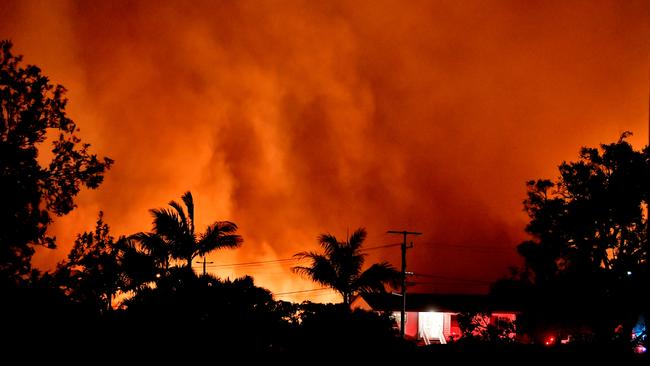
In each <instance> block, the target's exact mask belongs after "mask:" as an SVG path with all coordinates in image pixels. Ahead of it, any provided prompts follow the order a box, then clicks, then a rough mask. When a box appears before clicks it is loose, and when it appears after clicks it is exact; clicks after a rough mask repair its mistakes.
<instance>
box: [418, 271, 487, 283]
mask: <svg viewBox="0 0 650 366" xmlns="http://www.w3.org/2000/svg"><path fill="white" fill-rule="evenodd" d="M413 275H414V276H415V277H426V278H433V279H439V280H447V281H451V282H469V283H483V284H491V283H493V281H486V280H475V279H469V278H459V277H446V276H440V275H432V274H428V273H419V272H415V273H413Z"/></svg>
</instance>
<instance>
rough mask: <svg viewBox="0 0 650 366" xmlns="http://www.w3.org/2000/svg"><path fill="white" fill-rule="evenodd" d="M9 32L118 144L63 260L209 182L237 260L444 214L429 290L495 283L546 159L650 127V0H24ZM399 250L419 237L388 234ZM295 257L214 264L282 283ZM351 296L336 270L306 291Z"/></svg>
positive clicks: (65, 231)
mask: <svg viewBox="0 0 650 366" xmlns="http://www.w3.org/2000/svg"><path fill="white" fill-rule="evenodd" d="M0 19H1V20H2V21H0V37H1V38H5V39H11V40H13V42H14V51H15V52H16V53H19V54H23V55H24V56H25V58H24V60H25V62H26V63H31V64H36V65H38V66H40V67H41V68H42V69H43V70H44V73H45V74H46V75H48V76H49V77H50V78H51V80H52V81H53V82H55V83H60V84H63V85H64V86H66V87H67V88H68V90H69V92H68V97H69V99H70V103H69V107H68V110H69V114H70V116H71V117H72V118H73V119H74V120H75V121H76V122H77V123H78V125H79V127H80V128H81V136H82V137H83V138H84V139H85V140H86V141H87V142H90V143H91V144H92V145H93V148H94V150H95V151H97V152H98V153H100V154H102V155H108V156H110V157H111V158H114V159H115V161H116V163H115V165H114V167H113V168H112V169H111V171H110V172H109V173H108V174H107V176H106V180H105V183H104V184H103V185H102V186H101V187H100V188H99V189H98V190H95V191H84V192H83V193H82V194H81V195H80V196H79V199H78V208H77V209H76V210H75V211H74V212H73V213H71V214H70V215H68V216H66V217H64V218H58V219H56V222H55V224H54V225H53V226H52V231H53V232H54V233H55V234H56V235H57V237H58V244H59V249H57V250H54V251H47V250H40V251H39V252H38V253H37V256H36V257H35V259H34V263H35V264H36V265H37V266H39V267H41V268H46V269H47V268H53V267H54V266H55V265H56V263H57V262H58V261H60V260H62V259H63V258H64V257H65V255H66V253H67V251H68V249H69V248H70V246H71V244H72V242H73V240H74V237H75V235H76V234H77V233H79V232H81V231H84V230H90V229H91V228H92V227H93V224H94V221H95V220H96V216H97V212H98V211H99V210H103V211H104V212H105V217H106V220H107V221H108V223H109V224H110V225H111V227H112V231H113V234H114V235H116V236H117V235H120V234H130V233H133V232H137V231H146V230H149V229H150V228H151V217H150V215H149V213H148V209H150V208H154V207H162V206H164V205H165V204H166V203H167V202H168V201H169V200H171V199H177V200H178V199H179V198H180V195H181V194H182V193H183V192H184V191H186V190H191V191H192V192H193V194H194V197H195V200H196V202H197V210H196V211H197V213H196V214H197V221H198V224H199V227H205V226H206V225H207V224H208V223H209V222H211V221H214V220H232V221H234V222H236V223H237V224H238V225H239V227H240V231H241V234H242V235H243V236H244V239H245V243H244V246H243V247H242V248H241V249H237V250H234V251H223V252H214V253H213V254H212V255H210V257H209V258H208V260H211V261H213V262H216V263H215V264H219V265H223V264H230V263H241V262H250V261H266V260H274V259H283V258H289V257H291V255H293V254H294V253H296V252H297V251H302V250H313V249H317V242H316V237H317V235H318V234H319V233H324V232H330V233H332V234H334V235H336V236H338V237H339V238H345V236H346V234H347V233H348V232H352V231H353V230H354V229H356V228H357V227H360V226H363V227H366V228H367V229H368V231H369V238H368V240H367V246H379V245H384V244H391V243H397V242H399V241H400V240H401V238H399V237H396V236H390V235H387V234H385V231H386V230H390V229H393V230H394V229H400V230H401V229H410V230H419V231H422V232H424V235H422V236H421V237H418V238H416V239H415V240H414V241H415V247H414V248H413V249H411V250H409V253H408V260H409V270H412V271H415V272H419V273H426V274H430V275H433V277H428V278H426V279H418V280H421V281H420V282H426V283H422V284H420V285H418V286H415V287H414V288H413V289H412V290H410V291H414V292H425V291H439V292H451V291H453V292H481V291H485V290H486V289H487V281H490V280H493V279H496V278H498V277H500V276H504V275H506V274H507V273H508V271H507V268H508V266H511V265H518V264H520V260H519V258H518V257H517V254H516V252H515V246H516V245H517V243H519V242H520V241H521V240H523V239H525V238H526V235H525V233H524V227H525V224H526V221H527V217H526V215H525V213H524V212H523V206H522V201H523V199H524V197H525V181H526V180H529V179H533V178H540V177H555V176H556V175H557V173H556V171H557V170H556V167H557V165H558V164H559V163H560V162H561V161H563V160H571V159H575V158H576V156H577V151H578V149H579V148H580V146H583V145H589V146H594V145H596V144H598V143H602V142H611V141H614V140H616V139H617V138H618V137H619V135H620V133H621V132H623V131H625V130H631V131H633V132H634V133H635V135H634V137H633V138H632V139H631V141H632V143H633V144H634V145H635V147H636V148H641V147H642V146H644V145H646V144H647V141H648V140H647V138H648V71H649V60H650V57H649V49H650V47H649V45H650V41H649V40H650V2H648V1H643V0H642V1H611V2H610V1H569V2H566V1H490V2H483V1H481V2H479V1H462V2H458V1H409V2H401V1H342V2H339V1H326V2H320V1H192V2H187V1H107V2H95V1H3V2H2V3H0ZM368 260H369V261H378V260H388V261H390V262H391V263H393V264H395V265H396V266H399V248H398V247H388V248H383V249H377V250H372V251H369V252H368ZM291 264H293V263H291V262H277V263H271V264H263V265H246V266H221V267H215V266H214V265H213V266H211V267H209V268H210V270H211V271H213V272H214V273H215V274H217V275H220V276H231V277H232V276H237V275H243V274H245V273H248V274H251V275H253V276H254V277H255V278H256V281H257V283H258V284H260V285H262V286H266V287H268V288H270V289H271V290H272V291H274V292H276V293H283V292H291V291H297V290H304V289H311V288H315V287H316V286H315V285H313V284H311V283H310V282H308V281H305V280H301V279H300V278H299V277H298V276H296V275H294V274H291V273H290V271H289V267H290V265H291ZM305 297H310V298H312V299H314V300H329V299H335V298H333V297H332V296H331V294H329V293H327V292H323V293H320V292H313V293H298V294H295V296H294V295H289V296H288V297H286V299H291V300H296V299H299V298H305Z"/></svg>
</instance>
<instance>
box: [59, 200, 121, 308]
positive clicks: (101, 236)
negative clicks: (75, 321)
mask: <svg viewBox="0 0 650 366" xmlns="http://www.w3.org/2000/svg"><path fill="white" fill-rule="evenodd" d="M57 277H58V278H59V279H60V280H61V282H62V284H63V286H64V287H65V288H66V293H67V295H68V296H69V297H70V298H72V299H74V300H75V301H78V302H82V303H85V304H87V305H89V306H91V307H93V308H95V309H98V310H99V311H100V312H105V311H109V310H110V309H111V304H112V300H113V298H114V295H115V294H116V293H117V291H118V290H120V289H121V288H122V287H123V286H124V285H125V278H124V277H125V276H124V274H123V271H122V269H121V268H120V251H119V249H118V246H117V245H116V243H115V239H114V238H113V237H112V236H111V235H110V233H109V227H108V225H107V224H106V223H105V222H104V219H103V213H102V212H101V211H100V213H99V218H98V219H97V224H96V225H95V230H94V231H92V232H85V233H82V234H79V235H78V236H77V239H76V240H75V242H74V245H73V247H72V249H71V250H70V253H69V254H68V259H67V261H66V262H64V263H62V264H60V265H59V267H58V268H57Z"/></svg>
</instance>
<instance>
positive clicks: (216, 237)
mask: <svg viewBox="0 0 650 366" xmlns="http://www.w3.org/2000/svg"><path fill="white" fill-rule="evenodd" d="M235 231H237V225H235V223H233V222H230V221H217V222H215V223H213V224H212V225H210V226H208V228H207V230H206V231H205V233H203V235H201V239H200V240H199V242H198V245H197V255H205V254H207V253H209V252H211V251H213V250H215V249H224V248H237V247H239V246H241V244H242V243H243V242H244V239H243V238H242V237H241V235H237V234H233V233H234V232H235Z"/></svg>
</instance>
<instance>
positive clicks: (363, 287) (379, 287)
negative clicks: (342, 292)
mask: <svg viewBox="0 0 650 366" xmlns="http://www.w3.org/2000/svg"><path fill="white" fill-rule="evenodd" d="M400 279H401V273H400V272H399V271H398V270H396V269H395V268H394V267H393V266H392V265H391V264H389V263H388V262H381V263H375V264H373V265H372V266H370V268H368V269H366V270H365V271H363V273H361V275H359V277H358V278H357V279H356V281H355V283H354V286H353V288H356V289H358V290H359V291H363V292H383V291H385V290H386V288H385V285H386V284H388V285H391V286H392V287H398V286H399V282H400Z"/></svg>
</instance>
